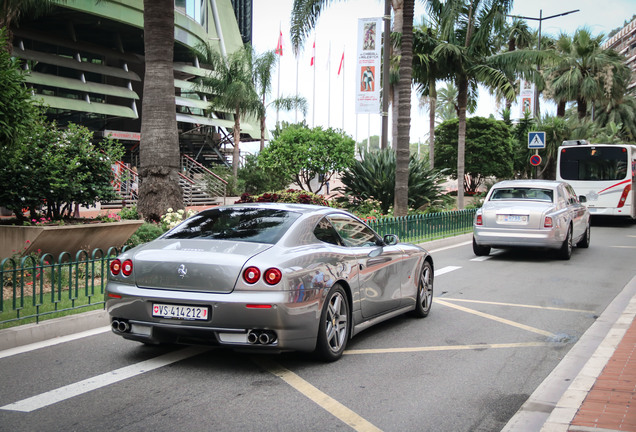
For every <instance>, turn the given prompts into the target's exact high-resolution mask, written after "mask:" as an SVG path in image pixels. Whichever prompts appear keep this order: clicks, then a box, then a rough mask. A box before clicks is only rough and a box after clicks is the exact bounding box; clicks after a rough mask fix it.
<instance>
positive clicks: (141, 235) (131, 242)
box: [126, 222, 164, 247]
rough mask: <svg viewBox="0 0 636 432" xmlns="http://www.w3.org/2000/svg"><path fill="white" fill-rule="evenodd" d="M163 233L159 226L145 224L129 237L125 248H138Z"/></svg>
mask: <svg viewBox="0 0 636 432" xmlns="http://www.w3.org/2000/svg"><path fill="white" fill-rule="evenodd" d="M163 233H164V230H163V228H161V227H160V226H159V225H157V224H155V223H150V222H146V223H144V224H143V225H142V226H140V227H139V228H137V231H135V233H134V234H133V235H132V236H130V238H129V239H128V241H127V242H126V246H128V247H135V246H139V245H140V244H143V243H147V242H149V241H151V240H154V239H156V238H157V237H159V236H160V235H161V234H163Z"/></svg>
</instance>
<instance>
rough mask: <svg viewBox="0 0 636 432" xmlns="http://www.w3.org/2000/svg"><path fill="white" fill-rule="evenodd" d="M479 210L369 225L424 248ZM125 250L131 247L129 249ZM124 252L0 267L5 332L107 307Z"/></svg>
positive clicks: (462, 229)
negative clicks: (116, 263)
mask: <svg viewBox="0 0 636 432" xmlns="http://www.w3.org/2000/svg"><path fill="white" fill-rule="evenodd" d="M475 212H476V209H471V210H460V211H453V212H444V213H431V214H426V215H415V216H404V217H397V218H388V217H387V218H381V219H375V220H368V221H367V222H368V224H369V226H371V228H373V229H374V230H376V231H377V232H378V234H380V235H385V234H396V235H398V236H399V238H400V241H403V242H411V243H421V242H424V241H428V240H434V239H438V238H443V237H451V236H455V235H459V234H463V233H468V232H470V231H472V228H473V218H474V215H475ZM124 249H125V247H124ZM124 249H122V250H118V249H117V248H110V249H108V251H107V252H106V253H104V252H103V251H102V250H101V249H95V250H94V251H93V252H92V253H90V254H89V253H88V252H86V251H79V252H78V253H77V254H76V255H75V257H73V256H71V254H70V253H68V252H62V253H61V254H60V255H59V256H58V257H57V260H55V259H54V257H53V255H51V254H44V255H42V256H39V257H36V256H25V257H18V258H15V257H13V258H5V259H3V260H2V261H0V327H7V326H10V325H17V324H23V323H27V322H39V321H40V319H42V318H45V317H46V318H53V317H56V316H57V315H59V314H60V313H64V312H67V311H71V310H76V309H85V308H89V307H90V308H97V307H99V306H102V307H103V305H104V289H105V287H106V282H107V280H108V270H109V266H110V261H111V260H112V259H114V258H115V257H116V256H117V255H118V254H119V253H120V252H121V251H123V250H124Z"/></svg>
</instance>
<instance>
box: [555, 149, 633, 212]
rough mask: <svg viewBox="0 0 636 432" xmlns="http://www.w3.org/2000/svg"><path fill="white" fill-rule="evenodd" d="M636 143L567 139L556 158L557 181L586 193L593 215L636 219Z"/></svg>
mask: <svg viewBox="0 0 636 432" xmlns="http://www.w3.org/2000/svg"><path fill="white" fill-rule="evenodd" d="M635 174H636V145H631V144H589V143H588V142H587V141H584V140H577V141H564V142H563V145H562V146H560V147H559V155H558V158H557V173H556V178H557V180H563V181H566V182H568V183H569V184H570V185H572V187H573V188H574V191H575V192H576V195H577V196H581V195H583V196H585V199H586V202H585V205H586V206H587V208H588V209H589V210H590V213H591V214H592V215H599V216H601V215H604V216H629V217H631V218H636V193H635V190H636V176H635Z"/></svg>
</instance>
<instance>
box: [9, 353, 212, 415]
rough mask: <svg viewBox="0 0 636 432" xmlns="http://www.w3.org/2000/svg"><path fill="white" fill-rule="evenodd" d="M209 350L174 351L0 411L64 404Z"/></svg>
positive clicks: (35, 408)
mask: <svg viewBox="0 0 636 432" xmlns="http://www.w3.org/2000/svg"><path fill="white" fill-rule="evenodd" d="M209 350H210V348H209V347H189V348H185V349H182V350H179V351H173V352H171V353H168V354H164V355H161V356H159V357H155V358H152V359H150V360H146V361H143V362H140V363H137V364H133V365H130V366H126V367H123V368H120V369H116V370H114V371H111V372H107V373H105V374H102V375H98V376H95V377H92V378H88V379H85V380H83V381H79V382H76V383H74V384H69V385H67V386H64V387H60V388H57V389H55V390H51V391H48V392H46V393H42V394H39V395H36V396H33V397H30V398H28V399H23V400H21V401H18V402H14V403H11V404H9V405H5V406H3V407H0V409H1V410H5V411H20V412H32V411H35V410H38V409H40V408H44V407H47V406H49V405H53V404H55V403H58V402H62V401H64V400H66V399H70V398H72V397H75V396H79V395H81V394H84V393H88V392H90V391H93V390H97V389H99V388H102V387H106V386H108V385H111V384H114V383H116V382H119V381H123V380H125V379H128V378H132V377H134V376H136V375H141V374H143V373H145V372H149V371H151V370H154V369H158V368H160V367H163V366H168V365H169V364H172V363H176V362H178V361H181V360H185V359H187V358H190V357H194V356H196V355H198V354H201V353H203V352H206V351H209Z"/></svg>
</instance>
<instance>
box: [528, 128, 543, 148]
mask: <svg viewBox="0 0 636 432" xmlns="http://www.w3.org/2000/svg"><path fill="white" fill-rule="evenodd" d="M528 148H529V149H542V148H545V132H528Z"/></svg>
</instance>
